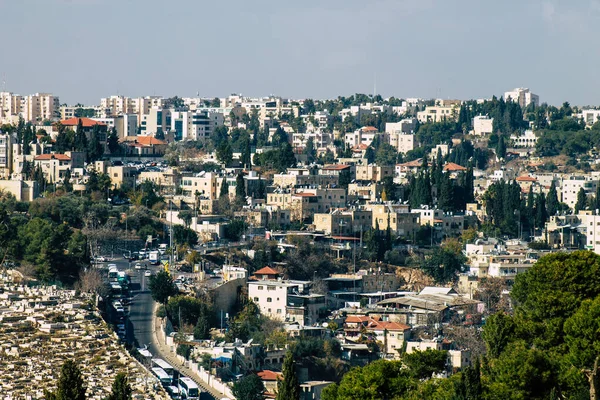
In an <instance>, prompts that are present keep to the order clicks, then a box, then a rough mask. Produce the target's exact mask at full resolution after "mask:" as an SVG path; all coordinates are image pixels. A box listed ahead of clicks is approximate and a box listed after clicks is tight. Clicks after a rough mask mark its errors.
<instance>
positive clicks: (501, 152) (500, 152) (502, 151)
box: [496, 135, 506, 158]
mask: <svg viewBox="0 0 600 400" xmlns="http://www.w3.org/2000/svg"><path fill="white" fill-rule="evenodd" d="M496 155H497V156H498V158H504V157H506V144H505V143H504V136H503V135H500V138H499V139H498V147H496Z"/></svg>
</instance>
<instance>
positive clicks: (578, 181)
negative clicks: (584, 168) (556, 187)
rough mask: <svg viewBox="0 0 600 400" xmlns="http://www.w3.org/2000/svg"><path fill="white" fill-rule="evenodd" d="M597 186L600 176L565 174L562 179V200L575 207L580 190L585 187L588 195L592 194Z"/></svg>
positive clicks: (572, 207)
mask: <svg viewBox="0 0 600 400" xmlns="http://www.w3.org/2000/svg"><path fill="white" fill-rule="evenodd" d="M597 186H598V178H594V177H593V176H591V175H565V176H563V178H562V180H561V181H560V196H561V198H560V201H562V202H563V203H565V204H567V205H568V206H569V207H571V209H574V208H575V204H576V203H577V194H578V193H579V190H580V189H582V188H583V190H584V191H585V194H586V196H592V195H594V194H595V193H596V188H597Z"/></svg>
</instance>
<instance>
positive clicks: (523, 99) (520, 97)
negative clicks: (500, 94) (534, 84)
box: [504, 88, 540, 108]
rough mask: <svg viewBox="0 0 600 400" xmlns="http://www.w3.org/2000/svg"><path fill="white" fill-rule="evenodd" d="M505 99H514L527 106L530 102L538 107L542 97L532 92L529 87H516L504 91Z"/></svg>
mask: <svg viewBox="0 0 600 400" xmlns="http://www.w3.org/2000/svg"><path fill="white" fill-rule="evenodd" d="M504 101H513V102H515V103H517V104H519V105H520V106H521V108H526V107H527V106H528V105H529V104H533V105H534V106H536V107H538V106H539V105H540V97H539V96H538V95H536V94H533V93H531V91H530V90H529V89H528V88H516V89H513V90H511V91H508V92H504Z"/></svg>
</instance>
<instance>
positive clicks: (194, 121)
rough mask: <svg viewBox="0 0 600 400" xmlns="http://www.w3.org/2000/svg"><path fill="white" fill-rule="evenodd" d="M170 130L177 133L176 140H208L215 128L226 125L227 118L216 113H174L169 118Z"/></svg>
mask: <svg viewBox="0 0 600 400" xmlns="http://www.w3.org/2000/svg"><path fill="white" fill-rule="evenodd" d="M168 119H169V120H170V127H169V130H170V131H172V132H175V140H199V141H205V140H206V139H208V138H209V137H210V136H211V135H212V133H213V132H214V130H215V128H216V127H218V126H223V125H224V124H225V116H224V115H223V114H222V113H219V112H214V111H204V110H199V109H198V110H196V111H172V112H170V116H169V117H168Z"/></svg>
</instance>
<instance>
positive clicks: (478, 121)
mask: <svg viewBox="0 0 600 400" xmlns="http://www.w3.org/2000/svg"><path fill="white" fill-rule="evenodd" d="M493 125H494V118H490V117H488V116H487V115H478V116H477V117H475V118H473V134H474V135H475V136H484V135H488V134H490V133H492V131H493Z"/></svg>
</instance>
